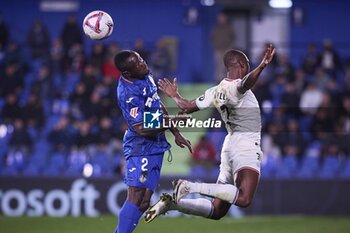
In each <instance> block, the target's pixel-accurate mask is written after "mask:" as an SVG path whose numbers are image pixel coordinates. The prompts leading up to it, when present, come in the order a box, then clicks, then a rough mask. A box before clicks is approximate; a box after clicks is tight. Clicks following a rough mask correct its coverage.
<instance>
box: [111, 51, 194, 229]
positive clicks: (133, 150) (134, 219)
mask: <svg viewBox="0 0 350 233" xmlns="http://www.w3.org/2000/svg"><path fill="white" fill-rule="evenodd" d="M114 63H115V65H116V67H117V68H118V69H119V70H120V72H121V74H122V76H121V78H120V80H119V84H118V88H117V96H118V105H119V107H120V108H121V110H122V114H123V117H124V119H125V120H126V121H127V123H128V129H127V131H126V132H125V135H124V139H123V150H124V156H125V159H126V174H125V183H126V185H127V186H128V193H127V200H126V201H125V203H124V205H123V207H122V209H121V211H120V214H119V220H118V226H117V229H116V230H115V233H130V232H132V231H133V230H134V229H135V228H136V226H137V223H138V221H139V219H140V218H141V216H142V214H143V213H144V212H145V211H146V210H147V209H148V207H149V205H150V200H151V197H152V194H153V192H154V190H155V189H156V187H157V185H158V181H159V177H160V171H161V167H162V161H163V156H164V152H165V151H167V150H169V149H170V144H169V143H168V142H167V140H166V138H165V134H164V131H165V130H166V129H167V128H161V127H160V128H155V129H146V128H143V122H144V119H143V117H144V113H145V112H149V113H153V118H154V119H156V118H158V117H160V116H161V115H162V114H163V113H165V114H166V113H167V112H166V109H165V107H164V105H163V104H162V103H161V101H160V98H159V96H158V94H157V86H156V85H155V83H154V80H153V78H152V75H151V73H150V70H149V69H148V66H147V64H146V62H145V61H144V60H143V59H142V58H141V57H140V55H139V54H138V53H136V52H134V51H130V50H124V51H121V52H119V53H118V54H117V55H116V56H115V58H114ZM154 119H153V120H154ZM169 130H170V131H171V132H172V133H173V135H174V136H175V142H176V144H177V145H179V146H180V147H184V146H186V147H188V149H189V150H190V151H192V149H191V144H190V142H189V141H188V140H187V139H185V138H184V137H183V136H182V135H181V134H180V132H179V131H178V130H177V129H176V128H169Z"/></svg>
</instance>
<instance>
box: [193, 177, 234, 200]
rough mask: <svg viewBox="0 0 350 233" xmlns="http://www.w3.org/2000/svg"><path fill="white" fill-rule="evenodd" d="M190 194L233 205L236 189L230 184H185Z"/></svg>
mask: <svg viewBox="0 0 350 233" xmlns="http://www.w3.org/2000/svg"><path fill="white" fill-rule="evenodd" d="M187 182H188V181H187ZM187 184H188V186H189V188H190V193H200V194H202V195H205V196H209V197H216V198H219V199H221V200H223V201H227V202H229V203H231V204H235V202H236V199H237V197H238V188H237V187H236V186H234V185H232V184H208V183H193V182H188V183H187Z"/></svg>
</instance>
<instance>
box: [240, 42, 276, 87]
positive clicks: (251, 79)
mask: <svg viewBox="0 0 350 233" xmlns="http://www.w3.org/2000/svg"><path fill="white" fill-rule="evenodd" d="M275 52H276V49H275V48H274V47H273V46H272V44H270V45H269V46H268V47H267V49H266V52H265V55H264V57H263V59H262V60H261V63H260V64H259V65H258V66H257V67H256V68H255V69H254V70H252V71H251V72H249V73H248V74H247V75H246V76H244V78H243V79H242V82H241V85H239V86H238V91H239V92H240V93H245V92H246V91H248V90H249V89H250V88H252V87H253V86H254V84H255V83H256V81H257V80H258V78H259V76H260V74H261V72H262V71H263V70H264V69H265V67H266V66H267V65H268V64H270V62H271V61H272V58H273V56H274V55H275Z"/></svg>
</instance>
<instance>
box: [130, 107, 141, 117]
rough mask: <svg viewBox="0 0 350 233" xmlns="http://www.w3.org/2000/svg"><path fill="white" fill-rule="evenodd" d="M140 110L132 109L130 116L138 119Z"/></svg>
mask: <svg viewBox="0 0 350 233" xmlns="http://www.w3.org/2000/svg"><path fill="white" fill-rule="evenodd" d="M138 109H139V108H138V107H134V108H132V109H130V116H132V117H133V118H136V117H137V115H138V112H137V110H138Z"/></svg>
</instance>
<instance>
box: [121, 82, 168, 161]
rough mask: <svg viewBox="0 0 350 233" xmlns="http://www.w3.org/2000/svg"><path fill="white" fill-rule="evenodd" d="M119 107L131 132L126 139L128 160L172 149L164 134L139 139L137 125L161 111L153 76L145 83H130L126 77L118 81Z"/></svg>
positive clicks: (124, 148) (128, 132) (128, 130)
mask: <svg viewBox="0 0 350 233" xmlns="http://www.w3.org/2000/svg"><path fill="white" fill-rule="evenodd" d="M117 96H118V105H119V107H120V109H121V110H122V114H123V117H124V119H125V120H126V122H127V123H128V129H127V131H126V132H125V135H124V139H123V150H124V156H125V158H128V157H130V156H142V155H159V154H160V153H164V152H165V151H166V150H169V149H170V144H169V143H168V142H167V140H166V138H165V134H164V132H161V133H157V134H153V135H150V136H141V135H139V134H138V133H137V132H136V130H135V128H134V125H135V124H142V123H143V113H144V112H155V111H157V110H158V111H159V112H160V113H163V111H162V109H161V104H160V99H159V96H158V93H157V86H156V85H155V83H154V80H153V78H152V76H151V75H147V76H146V77H145V79H140V80H135V81H132V82H131V81H129V80H127V79H125V78H124V77H123V76H122V77H121V78H120V79H119V84H118V88H117Z"/></svg>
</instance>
